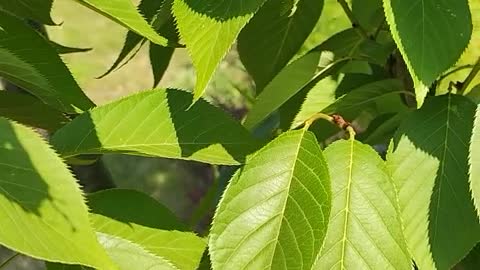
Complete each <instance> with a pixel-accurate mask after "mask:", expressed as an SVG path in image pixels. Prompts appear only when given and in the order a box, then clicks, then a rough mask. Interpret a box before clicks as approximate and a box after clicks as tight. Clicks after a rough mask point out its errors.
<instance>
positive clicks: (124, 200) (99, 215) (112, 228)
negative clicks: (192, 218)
mask: <svg viewBox="0 0 480 270" xmlns="http://www.w3.org/2000/svg"><path fill="white" fill-rule="evenodd" d="M88 202H89V203H88V205H89V206H90V208H91V209H92V212H93V213H92V214H91V215H90V216H91V220H92V223H93V226H94V227H95V228H96V229H97V231H98V232H102V233H106V234H110V235H113V236H115V237H120V238H123V239H125V240H128V241H131V242H132V243H136V244H138V245H140V246H141V247H142V248H144V249H145V250H147V251H148V252H150V253H152V254H153V255H155V256H158V257H160V258H162V259H165V260H167V261H169V262H170V263H171V264H172V265H174V266H175V267H177V268H178V269H185V270H188V269H191V270H194V269H196V267H197V266H198V265H199V263H200V259H201V258H202V254H203V251H204V249H205V247H206V243H205V241H204V240H203V239H202V238H200V237H198V236H196V235H195V234H194V233H191V232H187V231H185V230H186V226H185V225H183V224H182V223H180V222H179V221H178V220H177V217H175V215H173V214H172V213H171V212H170V211H169V210H168V209H167V208H165V207H164V206H162V205H161V204H160V203H158V202H157V201H155V200H154V199H152V198H150V197H148V196H147V195H145V194H143V193H140V192H138V191H133V190H121V189H112V190H106V191H101V192H97V193H94V194H92V195H89V196H88ZM136 269H138V268H136Z"/></svg>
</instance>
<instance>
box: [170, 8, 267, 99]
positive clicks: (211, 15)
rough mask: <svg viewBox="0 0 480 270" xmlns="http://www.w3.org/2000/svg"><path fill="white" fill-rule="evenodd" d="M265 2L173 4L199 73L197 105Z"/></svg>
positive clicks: (196, 92)
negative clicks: (247, 25)
mask: <svg viewBox="0 0 480 270" xmlns="http://www.w3.org/2000/svg"><path fill="white" fill-rule="evenodd" d="M263 2H265V0H222V1H218V0H203V1H196V0H174V2H173V15H174V16H175V19H176V22H177V28H178V31H179V33H180V38H181V40H182V41H183V42H184V43H185V45H186V46H187V50H188V52H189V54H190V56H191V58H192V61H193V66H194V67H195V70H196V77H197V81H196V83H195V89H194V101H197V100H198V99H199V98H200V97H201V96H202V94H203V92H204V91H205V89H206V87H207V84H208V82H209V81H210V79H211V78H212V76H213V73H214V71H215V69H216V67H217V66H218V64H219V63H220V61H221V60H222V58H223V56H225V54H226V53H227V51H228V50H229V49H230V47H231V46H232V44H233V43H234V41H235V39H236V38H237V36H238V34H239V33H240V30H241V29H242V28H243V27H244V26H245V24H246V23H247V22H248V21H249V20H250V19H251V18H252V17H253V14H254V13H255V12H256V11H257V10H258V9H259V8H260V7H261V6H262V4H263Z"/></svg>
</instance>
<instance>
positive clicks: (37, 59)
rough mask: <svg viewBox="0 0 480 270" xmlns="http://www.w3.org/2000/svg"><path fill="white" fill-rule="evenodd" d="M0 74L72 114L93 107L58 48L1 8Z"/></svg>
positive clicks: (46, 101) (44, 100)
mask: <svg viewBox="0 0 480 270" xmlns="http://www.w3.org/2000/svg"><path fill="white" fill-rule="evenodd" d="M0 75H1V76H2V77H3V78H5V79H6V80H8V81H10V82H12V83H13V84H15V85H17V86H19V87H22V88H24V89H25V90H27V91H29V92H30V93H32V94H34V95H36V96H37V97H39V98H40V99H41V100H42V101H43V102H45V103H47V104H49V105H51V106H53V107H55V108H57V109H59V110H61V111H64V112H68V113H75V112H81V111H83V110H87V109H89V108H91V107H93V105H94V104H93V103H92V102H91V101H90V100H89V99H88V97H87V96H86V95H85V94H84V93H83V92H82V90H81V89H80V87H79V86H78V84H77V83H76V82H75V80H74V78H73V77H72V75H71V74H70V72H69V70H68V68H67V67H66V66H65V64H64V63H63V62H62V60H61V59H60V57H59V56H58V55H57V52H56V50H55V48H53V47H52V46H51V45H50V42H49V41H47V40H46V39H45V38H44V37H43V36H41V35H40V34H39V33H38V32H36V31H35V30H34V29H33V28H32V27H30V26H29V25H28V24H26V23H25V22H24V21H22V20H20V19H18V18H16V17H13V16H11V15H8V14H6V13H4V12H2V11H0Z"/></svg>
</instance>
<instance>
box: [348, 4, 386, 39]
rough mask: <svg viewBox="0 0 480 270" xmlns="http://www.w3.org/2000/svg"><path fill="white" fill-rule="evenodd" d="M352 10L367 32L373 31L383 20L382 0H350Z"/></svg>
mask: <svg viewBox="0 0 480 270" xmlns="http://www.w3.org/2000/svg"><path fill="white" fill-rule="evenodd" d="M352 12H353V15H354V16H355V18H357V20H358V21H359V22H360V25H361V26H362V27H363V28H364V29H366V30H367V31H368V32H372V31H375V30H376V29H377V28H378V27H380V26H381V24H382V23H383V22H384V20H385V15H384V12H383V3H382V0H352Z"/></svg>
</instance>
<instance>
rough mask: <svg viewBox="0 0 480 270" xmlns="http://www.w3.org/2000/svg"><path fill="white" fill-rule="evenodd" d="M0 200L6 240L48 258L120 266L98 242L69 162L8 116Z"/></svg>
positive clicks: (0, 152)
mask: <svg viewBox="0 0 480 270" xmlns="http://www.w3.org/2000/svg"><path fill="white" fill-rule="evenodd" d="M0 205H1V207H0V220H1V229H0V243H1V244H2V245H4V246H6V247H8V248H10V249H13V250H15V251H18V252H21V253H24V254H27V255H30V256H32V257H34V258H40V259H44V260H47V261H56V262H64V263H68V264H83V265H88V266H92V267H96V268H100V269H116V268H115V267H114V266H113V264H112V263H111V261H110V259H109V258H108V257H107V254H106V253H105V251H104V250H103V248H102V247H101V246H100V245H99V243H98V242H97V238H96V236H95V233H94V231H93V229H92V228H91V226H90V221H89V219H88V210H87V207H86V206H85V204H84V198H83V197H82V192H81V191H80V189H79V186H78V184H77V183H76V180H75V179H74V178H73V176H72V175H71V173H70V172H69V170H68V169H67V167H66V165H65V164H64V163H63V162H62V161H61V159H60V158H59V157H58V156H57V155H56V154H55V152H54V151H53V150H52V149H51V148H50V147H49V146H48V145H47V144H46V143H45V141H44V140H43V139H41V138H40V137H39V135H38V134H36V133H35V132H34V131H32V130H30V129H28V128H26V127H24V126H21V125H19V124H16V123H14V122H9V121H7V120H6V119H4V118H0ZM19 232H21V233H19Z"/></svg>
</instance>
